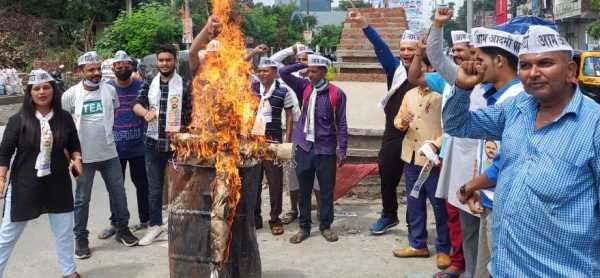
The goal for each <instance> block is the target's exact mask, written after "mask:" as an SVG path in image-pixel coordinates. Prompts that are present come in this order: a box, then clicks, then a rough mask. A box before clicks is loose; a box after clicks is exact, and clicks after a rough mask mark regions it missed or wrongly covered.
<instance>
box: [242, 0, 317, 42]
mask: <svg viewBox="0 0 600 278" xmlns="http://www.w3.org/2000/svg"><path fill="white" fill-rule="evenodd" d="M295 10H296V6H295V5H294V4H289V5H276V6H265V5H263V4H262V3H259V4H256V5H254V6H252V7H251V8H250V9H242V11H241V13H242V17H243V21H242V28H243V31H244V34H245V35H246V36H251V37H253V38H254V39H255V41H256V43H265V44H267V45H268V46H270V47H272V48H275V49H278V48H283V47H287V46H289V45H291V44H293V43H294V42H297V41H302V39H303V37H302V32H303V30H304V28H305V23H304V22H305V20H306V19H305V18H304V16H302V15H300V14H297V13H295ZM309 20H310V19H309ZM314 23H316V21H314V22H313V24H314ZM310 24H311V22H309V26H310Z"/></svg>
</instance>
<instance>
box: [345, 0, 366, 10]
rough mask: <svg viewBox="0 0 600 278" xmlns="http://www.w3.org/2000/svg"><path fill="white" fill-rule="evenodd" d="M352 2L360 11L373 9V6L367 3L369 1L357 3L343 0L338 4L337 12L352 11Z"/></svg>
mask: <svg viewBox="0 0 600 278" xmlns="http://www.w3.org/2000/svg"><path fill="white" fill-rule="evenodd" d="M350 2H352V3H354V6H355V7H356V8H358V9H360V8H371V7H373V5H371V3H369V2H367V1H363V0H357V1H349V0H341V1H340V2H339V4H338V8H337V10H342V11H347V10H348V9H352V4H351V3H350Z"/></svg>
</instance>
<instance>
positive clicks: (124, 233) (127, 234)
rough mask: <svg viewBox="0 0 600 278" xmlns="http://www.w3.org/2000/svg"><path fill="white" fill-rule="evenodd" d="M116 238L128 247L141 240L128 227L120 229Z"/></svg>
mask: <svg viewBox="0 0 600 278" xmlns="http://www.w3.org/2000/svg"><path fill="white" fill-rule="evenodd" d="M115 240H116V241H118V242H120V243H122V244H123V245H125V246H127V247H132V246H136V245H137V244H138V242H139V241H140V240H139V239H138V238H137V237H135V236H134V235H133V234H132V233H131V231H130V230H129V228H128V227H125V228H122V229H119V231H118V232H117V235H116V236H115Z"/></svg>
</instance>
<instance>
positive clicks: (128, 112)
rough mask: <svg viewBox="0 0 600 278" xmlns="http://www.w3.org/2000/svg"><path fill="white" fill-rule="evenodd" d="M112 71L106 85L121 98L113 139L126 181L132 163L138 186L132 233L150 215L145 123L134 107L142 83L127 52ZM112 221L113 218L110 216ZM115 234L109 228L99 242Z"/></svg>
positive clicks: (118, 54) (119, 53) (116, 60)
mask: <svg viewBox="0 0 600 278" xmlns="http://www.w3.org/2000/svg"><path fill="white" fill-rule="evenodd" d="M112 63H113V65H112V70H113V73H114V74H115V77H116V80H110V81H108V82H107V83H108V84H110V85H112V86H113V87H115V89H116V91H117V95H118V97H119V103H120V104H121V105H120V106H119V108H117V109H116V110H115V122H114V124H113V135H114V137H115V144H116V145H117V153H118V155H119V159H120V161H121V170H122V171H121V172H122V173H123V177H125V169H126V168H127V163H129V175H130V177H131V181H132V182H133V184H134V185H135V189H136V196H137V205H138V215H139V217H140V224H138V225H136V226H134V227H133V230H140V229H143V228H146V227H148V221H149V220H150V215H149V214H150V211H149V207H148V180H147V178H146V164H145V162H144V131H145V128H146V124H145V122H144V119H143V118H141V117H138V116H137V115H135V113H133V105H134V104H135V99H136V98H137V95H138V92H139V90H140V88H141V86H142V81H141V80H137V79H133V78H132V77H131V75H132V73H133V60H131V59H130V58H129V56H128V55H127V53H126V52H125V51H122V50H119V51H117V52H116V53H115V56H114V57H113V61H112ZM111 218H112V216H111ZM115 232H116V230H115V229H114V227H110V228H108V229H105V230H104V231H102V233H101V234H100V235H98V238H99V239H106V238H109V237H111V236H112V235H113V234H114V233H115Z"/></svg>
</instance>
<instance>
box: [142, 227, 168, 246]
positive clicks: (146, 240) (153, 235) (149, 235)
mask: <svg viewBox="0 0 600 278" xmlns="http://www.w3.org/2000/svg"><path fill="white" fill-rule="evenodd" d="M162 232H163V231H162V229H161V228H160V226H152V227H150V228H148V232H146V235H145V236H144V237H143V238H142V239H141V240H140V242H139V245H141V246H146V245H150V244H152V242H154V241H155V240H156V239H158V237H160V235H161V234H162Z"/></svg>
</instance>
